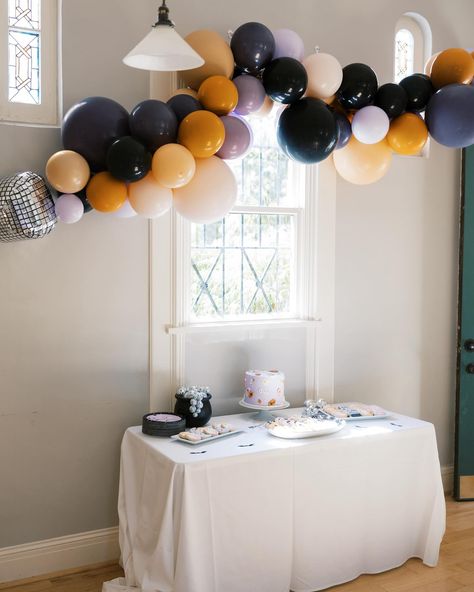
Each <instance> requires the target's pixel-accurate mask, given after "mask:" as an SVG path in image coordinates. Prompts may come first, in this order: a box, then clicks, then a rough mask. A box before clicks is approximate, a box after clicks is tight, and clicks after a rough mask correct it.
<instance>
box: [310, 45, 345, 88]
mask: <svg viewBox="0 0 474 592" xmlns="http://www.w3.org/2000/svg"><path fill="white" fill-rule="evenodd" d="M303 65H304V67H305V68H306V71H307V73H308V88H307V90H306V96H307V97H315V98H317V99H323V100H324V99H328V98H329V97H332V96H333V95H334V94H335V93H336V92H337V91H338V90H339V88H340V86H341V82H342V67H341V64H340V63H339V62H338V60H337V59H336V58H335V57H334V56H332V55H330V54H328V53H313V54H311V55H309V56H308V57H307V58H305V59H304V60H303Z"/></svg>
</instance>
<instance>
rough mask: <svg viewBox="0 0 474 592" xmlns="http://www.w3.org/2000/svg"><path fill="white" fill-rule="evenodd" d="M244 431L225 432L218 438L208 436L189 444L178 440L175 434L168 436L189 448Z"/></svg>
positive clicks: (183, 440)
mask: <svg viewBox="0 0 474 592" xmlns="http://www.w3.org/2000/svg"><path fill="white" fill-rule="evenodd" d="M244 431H245V430H232V431H231V432H226V433H225V434H219V435H218V436H210V437H209V438H204V439H202V440H198V441H197V442H191V440H185V439H184V438H180V437H179V436H178V434H176V436H170V438H171V439H172V440H174V441H175V442H183V443H184V444H191V446H197V445H198V444H207V443H208V442H212V441H213V440H220V439H221V438H225V437H226V436H233V435H234V434H242V433H243V432H244Z"/></svg>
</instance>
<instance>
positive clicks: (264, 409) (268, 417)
mask: <svg viewBox="0 0 474 592" xmlns="http://www.w3.org/2000/svg"><path fill="white" fill-rule="evenodd" d="M239 405H241V406H242V407H246V408H247V409H253V410H254V411H257V412H258V413H256V414H255V416H254V419H256V420H258V421H272V420H273V419H274V416H273V415H272V414H271V413H270V411H278V410H279V409H288V407H289V406H290V404H289V403H288V401H285V402H284V403H282V404H281V405H251V404H250V403H247V402H246V401H244V399H241V400H240V401H239Z"/></svg>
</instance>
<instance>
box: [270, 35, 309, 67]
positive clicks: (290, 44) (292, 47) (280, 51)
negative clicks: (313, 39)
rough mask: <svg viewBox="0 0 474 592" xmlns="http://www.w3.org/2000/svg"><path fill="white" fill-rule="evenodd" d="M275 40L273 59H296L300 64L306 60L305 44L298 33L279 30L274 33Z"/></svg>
mask: <svg viewBox="0 0 474 592" xmlns="http://www.w3.org/2000/svg"><path fill="white" fill-rule="evenodd" d="M273 37H274V38H275V53H274V54H273V59H274V60H276V58H294V59H295V60H298V61H299V62H302V61H303V58H304V43H303V40H302V39H301V37H300V36H299V35H298V33H295V32H294V31H292V30H291V29H278V30H277V31H273Z"/></svg>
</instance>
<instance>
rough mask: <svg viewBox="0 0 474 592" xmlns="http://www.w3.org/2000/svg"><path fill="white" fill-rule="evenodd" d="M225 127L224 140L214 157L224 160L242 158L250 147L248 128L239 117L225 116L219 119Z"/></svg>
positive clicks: (249, 130) (250, 134) (250, 132)
mask: <svg viewBox="0 0 474 592" xmlns="http://www.w3.org/2000/svg"><path fill="white" fill-rule="evenodd" d="M221 121H222V123H223V124H224V127H225V140H224V144H223V145H222V148H221V149H220V150H219V152H217V154H216V156H219V158H223V159H224V160H232V159H234V158H242V157H243V156H244V155H245V153H246V152H247V150H249V148H250V147H251V145H252V141H253V136H252V131H251V129H250V126H249V125H248V124H247V122H246V121H244V120H243V119H242V118H241V117H237V116H235V115H225V116H224V117H221Z"/></svg>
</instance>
